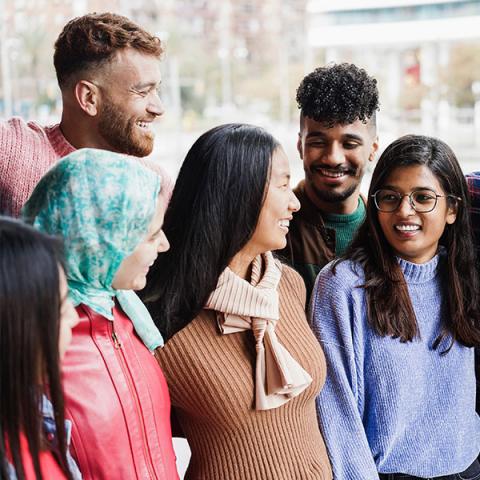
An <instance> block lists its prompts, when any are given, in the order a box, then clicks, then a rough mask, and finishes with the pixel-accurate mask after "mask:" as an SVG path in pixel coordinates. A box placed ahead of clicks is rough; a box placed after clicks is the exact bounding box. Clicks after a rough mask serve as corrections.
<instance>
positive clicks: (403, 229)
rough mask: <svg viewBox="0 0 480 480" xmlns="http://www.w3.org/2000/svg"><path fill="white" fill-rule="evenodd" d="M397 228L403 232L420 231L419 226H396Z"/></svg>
mask: <svg viewBox="0 0 480 480" xmlns="http://www.w3.org/2000/svg"><path fill="white" fill-rule="evenodd" d="M395 228H396V229H397V230H400V231H401V232H413V231H415V230H420V227H419V226H418V225H395Z"/></svg>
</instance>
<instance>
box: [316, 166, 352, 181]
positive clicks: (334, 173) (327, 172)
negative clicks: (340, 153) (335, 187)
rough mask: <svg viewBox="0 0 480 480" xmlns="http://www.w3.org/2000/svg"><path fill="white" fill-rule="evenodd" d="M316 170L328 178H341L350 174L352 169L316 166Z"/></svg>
mask: <svg viewBox="0 0 480 480" xmlns="http://www.w3.org/2000/svg"><path fill="white" fill-rule="evenodd" d="M314 171H315V172H316V173H319V174H320V175H323V176H324V177H328V178H341V177H343V176H345V175H350V174H351V173H352V171H351V170H331V169H329V168H322V167H315V168H314Z"/></svg>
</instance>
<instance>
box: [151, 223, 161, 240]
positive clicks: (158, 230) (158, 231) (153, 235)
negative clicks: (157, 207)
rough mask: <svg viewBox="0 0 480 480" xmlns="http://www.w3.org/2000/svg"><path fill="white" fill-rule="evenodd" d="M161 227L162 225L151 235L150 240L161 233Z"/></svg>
mask: <svg viewBox="0 0 480 480" xmlns="http://www.w3.org/2000/svg"><path fill="white" fill-rule="evenodd" d="M162 227H163V225H162V226H161V227H159V228H158V229H157V231H156V232H153V233H152V235H151V238H156V237H157V236H158V235H159V234H160V232H161V231H162Z"/></svg>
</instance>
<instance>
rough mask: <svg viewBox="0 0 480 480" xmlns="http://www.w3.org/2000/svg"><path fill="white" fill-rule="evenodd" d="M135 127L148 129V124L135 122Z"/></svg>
mask: <svg viewBox="0 0 480 480" xmlns="http://www.w3.org/2000/svg"><path fill="white" fill-rule="evenodd" d="M137 125H138V126H139V127H140V128H148V127H149V124H148V123H146V122H137Z"/></svg>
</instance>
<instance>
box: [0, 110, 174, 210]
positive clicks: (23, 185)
mask: <svg viewBox="0 0 480 480" xmlns="http://www.w3.org/2000/svg"><path fill="white" fill-rule="evenodd" d="M74 150H75V148H74V147H73V146H72V145H70V143H68V141H67V140H66V139H65V137H64V136H63V134H62V132H61V130H60V126H59V125H53V126H49V127H42V126H40V125H38V124H37V123H35V122H28V123H26V122H25V121H24V120H23V119H21V118H18V117H16V118H12V119H10V120H7V121H3V122H0V214H8V215H13V216H18V215H19V213H20V209H21V208H22V206H23V204H24V203H25V202H26V201H27V199H28V197H29V196H30V194H31V193H32V191H33V189H34V188H35V185H36V184H37V183H38V182H39V180H40V179H41V178H42V176H43V175H44V173H45V172H46V171H47V170H48V169H49V168H50V167H51V166H52V165H53V164H54V163H55V162H56V161H58V160H59V159H60V158H62V157H64V156H65V155H68V154H69V153H71V152H73V151H74ZM140 161H141V163H143V164H144V165H146V166H147V167H149V168H151V169H152V170H154V171H155V172H156V173H158V174H159V175H161V177H162V193H163V192H164V193H167V194H168V196H169V195H170V194H171V191H172V189H173V184H172V181H171V179H170V177H169V176H168V175H167V174H166V172H165V171H164V170H163V169H162V168H161V167H159V166H157V165H156V164H154V163H153V162H152V161H149V160H146V159H140ZM164 189H165V190H164Z"/></svg>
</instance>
